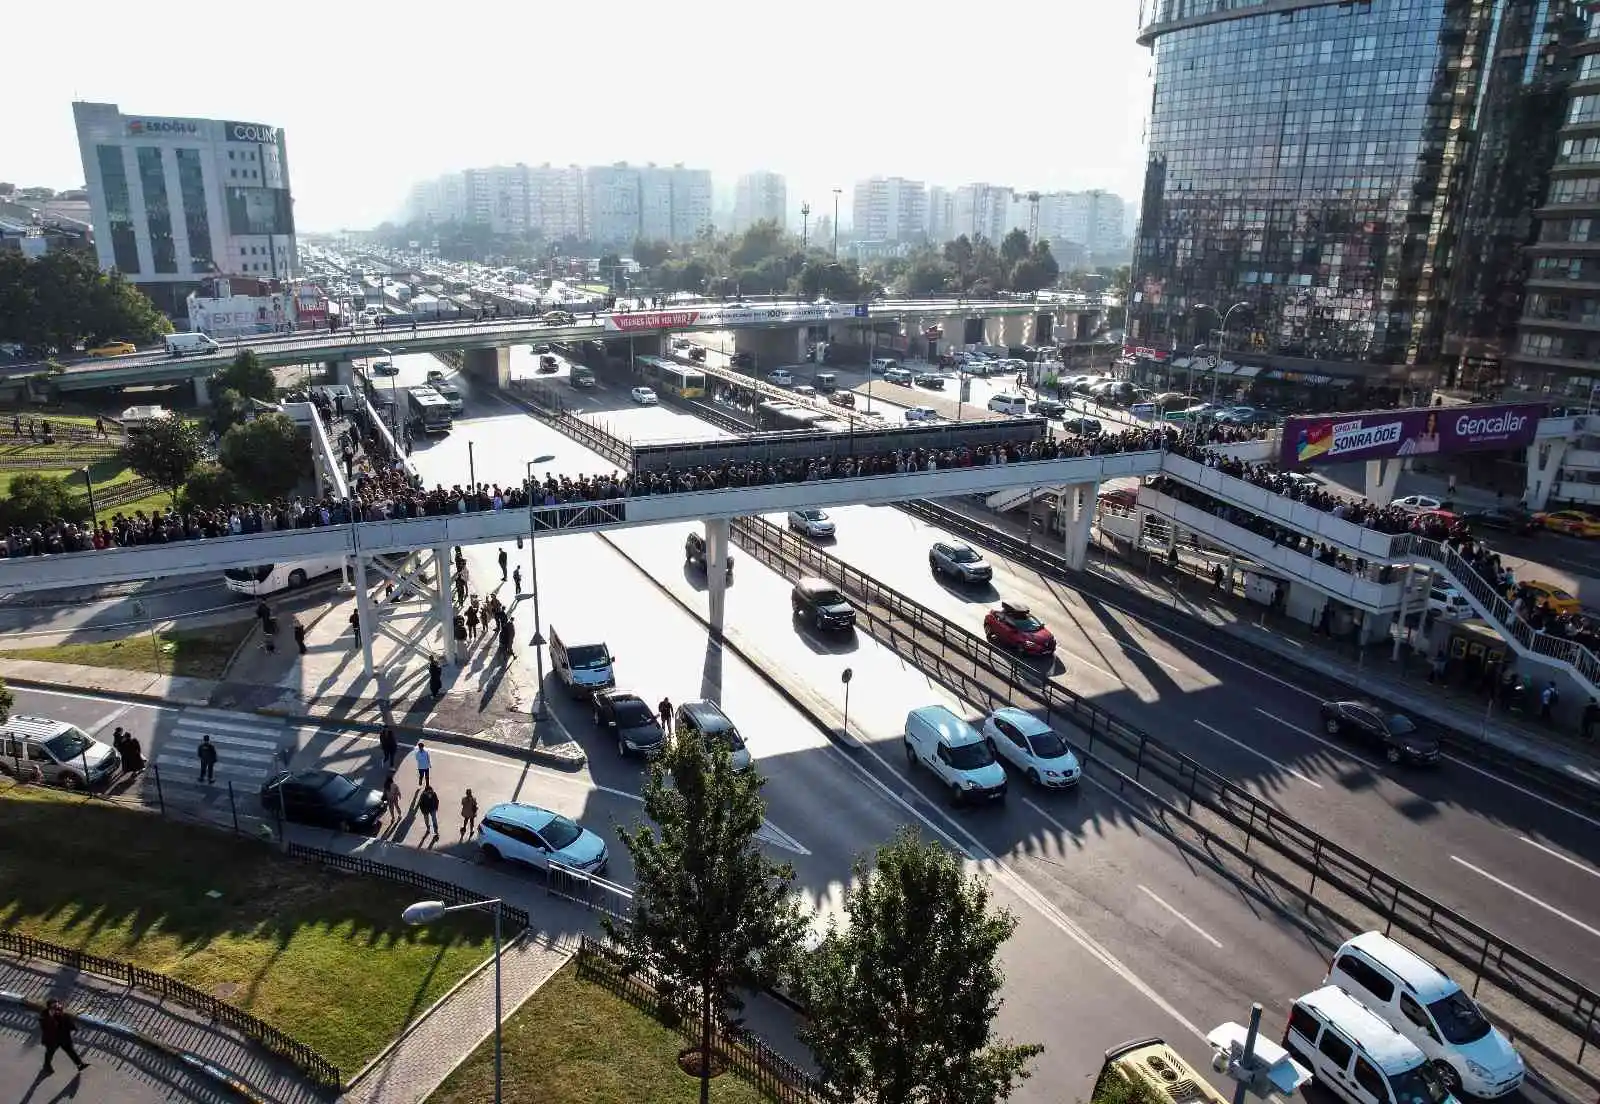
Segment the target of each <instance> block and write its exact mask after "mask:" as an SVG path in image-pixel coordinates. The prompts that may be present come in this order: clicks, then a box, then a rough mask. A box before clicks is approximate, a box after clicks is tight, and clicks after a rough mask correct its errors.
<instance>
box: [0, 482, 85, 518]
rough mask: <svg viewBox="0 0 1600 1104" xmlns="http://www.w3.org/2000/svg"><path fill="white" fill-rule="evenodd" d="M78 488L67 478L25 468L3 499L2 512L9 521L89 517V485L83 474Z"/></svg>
mask: <svg viewBox="0 0 1600 1104" xmlns="http://www.w3.org/2000/svg"><path fill="white" fill-rule="evenodd" d="M77 483H78V488H77V489H74V488H73V487H72V485H71V484H70V483H68V481H67V480H65V479H60V478H57V477H55V476H49V475H40V474H39V473H38V472H23V473H21V474H20V475H17V476H15V477H14V478H13V479H12V480H11V490H10V493H8V494H7V495H6V497H5V501H4V502H3V503H0V516H3V518H4V523H5V524H6V525H21V526H27V527H31V526H35V525H45V524H47V523H49V522H52V521H55V520H56V519H58V518H60V519H62V520H65V521H83V520H85V519H87V518H88V517H89V506H88V503H87V501H86V500H85V499H84V498H83V497H81V491H83V490H86V489H87V487H86V486H85V485H84V483H83V479H82V477H81V476H80V477H78V479H77Z"/></svg>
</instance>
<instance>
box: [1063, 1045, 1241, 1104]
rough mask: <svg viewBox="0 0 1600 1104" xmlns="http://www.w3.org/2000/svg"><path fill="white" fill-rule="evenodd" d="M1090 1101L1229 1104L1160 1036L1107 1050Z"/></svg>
mask: <svg viewBox="0 0 1600 1104" xmlns="http://www.w3.org/2000/svg"><path fill="white" fill-rule="evenodd" d="M1089 1101H1090V1104H1135V1102H1137V1104H1228V1098H1227V1097H1225V1096H1223V1095H1222V1093H1220V1092H1218V1091H1217V1090H1216V1088H1214V1087H1213V1086H1212V1084H1211V1082H1210V1081H1208V1080H1206V1079H1205V1077H1204V1076H1202V1075H1201V1074H1200V1072H1199V1071H1198V1070H1196V1069H1195V1068H1194V1067H1193V1066H1191V1065H1190V1064H1189V1063H1188V1062H1186V1061H1184V1060H1183V1058H1182V1057H1180V1056H1179V1054H1178V1052H1177V1051H1175V1050H1173V1049H1172V1048H1171V1047H1170V1046H1168V1045H1167V1044H1166V1043H1165V1042H1163V1041H1162V1040H1160V1039H1134V1040H1132V1041H1130V1042H1126V1043H1123V1044H1122V1045H1121V1046H1115V1047H1112V1048H1111V1049H1110V1050H1108V1051H1106V1057H1105V1061H1104V1062H1103V1063H1101V1066H1100V1076H1099V1077H1098V1078H1097V1079H1096V1080H1095V1083H1094V1091H1093V1092H1092V1093H1090V1094H1089Z"/></svg>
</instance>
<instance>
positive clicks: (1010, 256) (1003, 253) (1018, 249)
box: [1000, 227, 1029, 269]
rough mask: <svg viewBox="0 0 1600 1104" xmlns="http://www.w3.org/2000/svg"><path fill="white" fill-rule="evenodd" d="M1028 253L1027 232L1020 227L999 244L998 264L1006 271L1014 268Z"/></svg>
mask: <svg viewBox="0 0 1600 1104" xmlns="http://www.w3.org/2000/svg"><path fill="white" fill-rule="evenodd" d="M1028 253H1029V247H1028V232H1027V231H1026V230H1023V229H1022V228H1021V227H1018V228H1016V229H1014V230H1012V231H1011V232H1010V233H1009V234H1007V235H1006V236H1005V238H1004V239H1002V240H1001V242H1000V262H1001V263H1002V264H1004V265H1005V266H1006V268H1008V269H1010V268H1015V267H1016V265H1017V262H1018V261H1021V260H1024V259H1025V258H1026V257H1027V256H1028Z"/></svg>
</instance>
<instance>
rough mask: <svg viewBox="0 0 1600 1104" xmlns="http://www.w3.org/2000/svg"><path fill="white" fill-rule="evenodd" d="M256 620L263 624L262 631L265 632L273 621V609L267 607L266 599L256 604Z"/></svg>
mask: <svg viewBox="0 0 1600 1104" xmlns="http://www.w3.org/2000/svg"><path fill="white" fill-rule="evenodd" d="M256 620H257V621H259V622H261V629H262V631H263V632H265V631H266V628H267V622H268V621H271V620H272V607H271V606H269V605H267V600H266V599H265V598H263V599H262V600H261V601H259V602H257V603H256Z"/></svg>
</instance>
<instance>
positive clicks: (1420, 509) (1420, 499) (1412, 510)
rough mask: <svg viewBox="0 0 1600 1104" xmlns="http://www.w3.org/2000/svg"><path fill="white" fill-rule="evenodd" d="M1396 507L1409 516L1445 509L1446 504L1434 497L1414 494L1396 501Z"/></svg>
mask: <svg viewBox="0 0 1600 1104" xmlns="http://www.w3.org/2000/svg"><path fill="white" fill-rule="evenodd" d="M1394 505H1395V506H1398V507H1399V508H1400V509H1402V510H1404V511H1405V512H1406V513H1408V514H1421V513H1425V512H1427V511H1428V510H1442V509H1444V502H1443V501H1441V500H1440V499H1437V498H1434V497H1433V496H1432V495H1424V494H1414V495H1406V496H1405V497H1404V498H1397V499H1395V500H1394Z"/></svg>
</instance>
